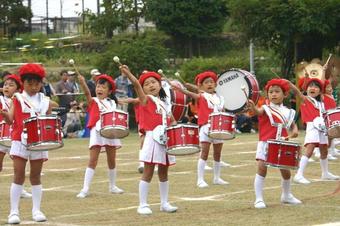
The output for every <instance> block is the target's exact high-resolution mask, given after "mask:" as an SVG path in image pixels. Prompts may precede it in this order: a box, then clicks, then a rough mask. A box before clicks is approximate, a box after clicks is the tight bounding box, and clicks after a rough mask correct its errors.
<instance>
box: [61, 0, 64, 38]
mask: <svg viewBox="0 0 340 226" xmlns="http://www.w3.org/2000/svg"><path fill="white" fill-rule="evenodd" d="M60 28H61V33H62V34H64V24H63V0H60Z"/></svg>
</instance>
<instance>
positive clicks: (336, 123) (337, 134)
mask: <svg viewBox="0 0 340 226" xmlns="http://www.w3.org/2000/svg"><path fill="white" fill-rule="evenodd" d="M325 124H326V127H327V133H328V136H329V137H330V138H340V109H339V108H336V109H330V110H328V111H327V112H326V114H325Z"/></svg>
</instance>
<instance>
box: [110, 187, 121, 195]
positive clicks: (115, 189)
mask: <svg viewBox="0 0 340 226" xmlns="http://www.w3.org/2000/svg"><path fill="white" fill-rule="evenodd" d="M110 192H111V193H113V194H123V193H124V190H123V189H120V188H119V187H117V186H114V187H112V188H110Z"/></svg>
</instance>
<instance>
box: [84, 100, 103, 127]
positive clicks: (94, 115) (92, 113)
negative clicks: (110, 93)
mask: <svg viewBox="0 0 340 226" xmlns="http://www.w3.org/2000/svg"><path fill="white" fill-rule="evenodd" d="M87 111H88V114H89V121H88V122H87V128H89V129H92V128H93V127H94V126H95V125H96V123H97V122H98V120H99V119H100V112H99V107H98V104H97V102H96V101H95V100H92V101H91V103H90V104H89V106H88V108H87Z"/></svg>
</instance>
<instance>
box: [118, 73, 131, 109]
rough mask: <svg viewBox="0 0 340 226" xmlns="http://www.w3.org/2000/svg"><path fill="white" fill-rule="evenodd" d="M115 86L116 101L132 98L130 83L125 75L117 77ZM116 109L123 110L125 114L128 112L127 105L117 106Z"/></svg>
mask: <svg viewBox="0 0 340 226" xmlns="http://www.w3.org/2000/svg"><path fill="white" fill-rule="evenodd" d="M115 84H116V93H115V95H116V97H117V98H118V99H124V98H128V97H132V91H131V90H132V89H131V86H132V83H131V81H130V80H129V79H128V78H127V76H126V75H124V74H123V75H119V76H118V77H117V78H116V79H115ZM117 109H120V110H123V111H125V112H127V110H128V105H127V104H118V105H117Z"/></svg>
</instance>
